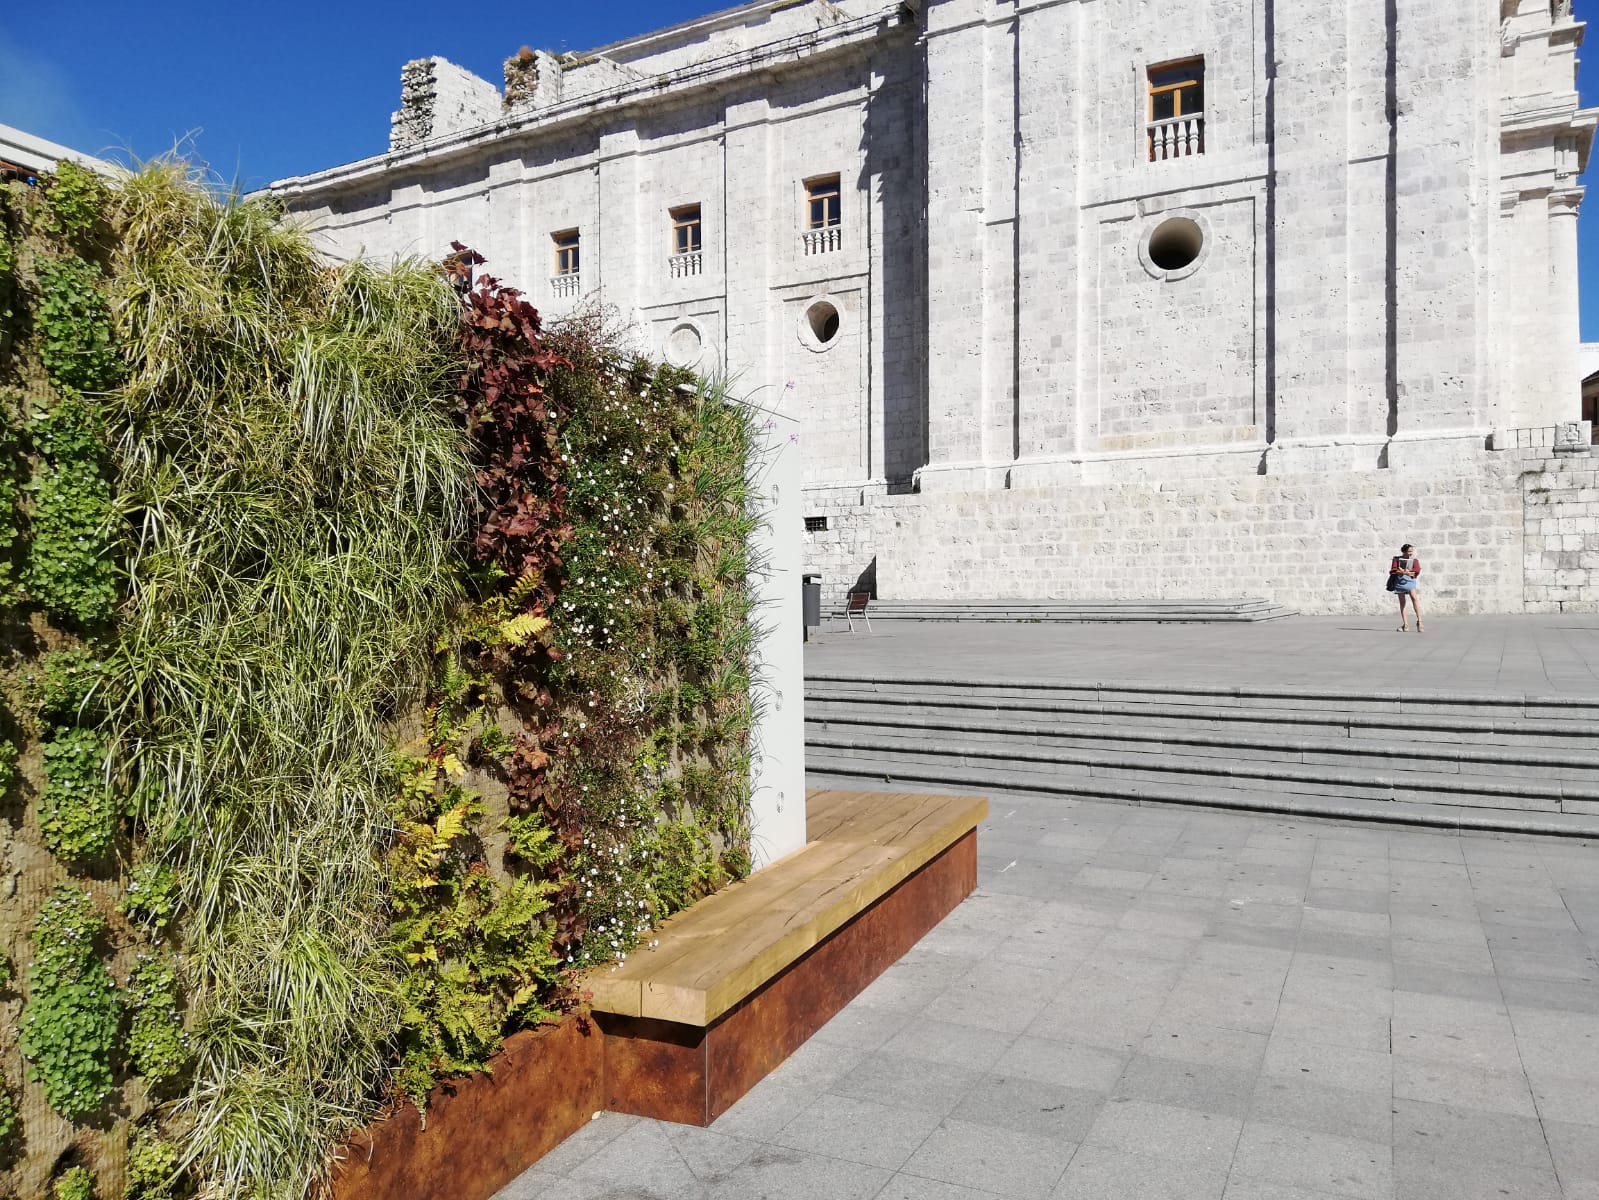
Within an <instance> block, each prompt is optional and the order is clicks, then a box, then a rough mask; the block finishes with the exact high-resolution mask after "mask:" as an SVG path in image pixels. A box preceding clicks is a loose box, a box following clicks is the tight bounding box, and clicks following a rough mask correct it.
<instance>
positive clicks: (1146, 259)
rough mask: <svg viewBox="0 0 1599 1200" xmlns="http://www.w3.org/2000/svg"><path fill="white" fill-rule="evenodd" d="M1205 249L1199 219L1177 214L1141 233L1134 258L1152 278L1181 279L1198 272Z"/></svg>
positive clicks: (1203, 230)
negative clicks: (1142, 235) (1136, 256)
mask: <svg viewBox="0 0 1599 1200" xmlns="http://www.w3.org/2000/svg"><path fill="white" fill-rule="evenodd" d="M1208 249H1209V238H1207V237H1206V228H1205V225H1204V223H1203V218H1201V217H1200V216H1199V215H1198V214H1197V213H1195V214H1187V213H1181V214H1174V215H1168V216H1167V217H1165V218H1164V219H1163V220H1160V221H1157V222H1156V223H1155V224H1154V225H1152V226H1150V228H1149V229H1147V230H1146V231H1145V233H1144V237H1143V240H1142V241H1141V242H1140V243H1139V246H1138V257H1139V260H1140V261H1141V262H1142V263H1143V264H1144V270H1146V271H1148V272H1149V273H1150V274H1151V275H1152V276H1154V277H1155V278H1156V279H1164V280H1173V279H1184V278H1186V277H1188V276H1189V275H1192V274H1193V273H1194V272H1195V271H1197V270H1199V267H1200V264H1201V263H1203V262H1204V260H1205V252H1206V251H1207V250H1208Z"/></svg>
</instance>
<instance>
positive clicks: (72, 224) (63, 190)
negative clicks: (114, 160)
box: [40, 159, 111, 252]
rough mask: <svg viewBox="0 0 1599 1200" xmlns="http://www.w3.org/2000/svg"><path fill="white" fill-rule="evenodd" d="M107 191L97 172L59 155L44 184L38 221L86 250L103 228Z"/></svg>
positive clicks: (54, 233) (98, 237)
mask: <svg viewBox="0 0 1599 1200" xmlns="http://www.w3.org/2000/svg"><path fill="white" fill-rule="evenodd" d="M110 199H111V196H110V192H109V190H108V189H107V188H106V185H105V183H104V182H103V181H102V180H101V178H100V176H99V175H97V174H96V173H95V172H93V171H91V170H90V169H89V168H88V167H83V166H79V165H78V164H77V163H75V162H73V161H72V160H71V159H62V160H61V161H60V162H59V163H57V164H56V169H55V171H54V172H53V173H52V174H51V175H50V176H49V177H48V178H47V180H46V182H45V185H44V200H45V203H44V212H43V214H42V217H41V220H40V225H41V226H42V228H43V229H44V231H45V232H46V233H47V234H50V235H51V236H52V237H55V238H59V239H60V240H61V241H63V242H66V243H67V244H68V245H70V246H72V247H74V248H75V249H77V250H79V251H80V252H84V251H89V250H91V249H93V248H94V246H95V244H96V243H97V242H98V241H99V240H100V239H101V237H102V236H104V234H105V232H106V219H105V215H106V211H107V209H108V208H109V207H110Z"/></svg>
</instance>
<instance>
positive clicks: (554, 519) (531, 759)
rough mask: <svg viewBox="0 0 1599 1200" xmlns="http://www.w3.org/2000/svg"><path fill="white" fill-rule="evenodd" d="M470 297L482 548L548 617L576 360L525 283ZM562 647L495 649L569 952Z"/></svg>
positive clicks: (464, 262) (518, 768) (575, 828)
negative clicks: (558, 757)
mask: <svg viewBox="0 0 1599 1200" xmlns="http://www.w3.org/2000/svg"><path fill="white" fill-rule="evenodd" d="M452 246H453V248H454V251H455V253H454V254H453V255H451V257H450V258H449V259H447V260H446V261H445V264H444V270H445V271H446V272H447V273H449V274H450V275H452V276H454V277H455V278H456V279H458V280H460V281H461V284H462V285H465V284H466V283H467V281H469V280H470V272H471V269H472V267H473V266H475V265H476V264H478V263H481V262H483V261H484V260H483V259H482V258H481V257H480V256H479V255H477V254H476V253H474V252H473V251H471V250H468V249H467V248H466V247H464V246H462V245H461V244H460V243H459V242H455V243H452ZM462 303H463V309H464V311H463V312H462V319H461V334H460V344H461V350H462V354H463V356H464V358H465V359H466V364H467V365H466V368H465V370H464V371H463V372H462V374H461V377H460V379H459V381H458V383H457V388H456V391H457V396H458V406H459V409H460V413H461V418H462V420H463V422H464V423H465V426H466V430H467V433H468V435H469V436H470V438H471V441H472V447H473V451H474V457H475V460H476V462H477V467H478V471H477V482H478V487H479V501H478V512H477V515H476V520H475V521H474V527H473V529H472V532H471V549H472V555H473V557H474V558H475V559H476V560H477V561H478V562H479V563H480V564H481V565H483V566H488V567H495V568H498V570H499V572H500V573H501V574H500V585H499V590H500V591H502V592H504V593H510V594H513V595H515V597H516V600H517V605H516V606H517V608H519V609H520V610H522V611H523V612H528V613H532V614H534V615H536V616H543V615H545V614H546V613H547V612H548V610H549V608H550V606H551V605H552V604H553V603H554V601H555V593H556V589H557V587H558V586H559V581H560V577H561V573H560V567H561V547H562V545H563V544H564V543H565V542H566V540H567V539H568V538H569V537H570V536H571V533H572V529H571V525H570V524H569V522H568V521H567V520H566V515H565V504H566V487H565V485H564V484H563V483H562V475H563V467H564V465H565V464H563V463H562V461H561V448H560V422H561V419H562V418H563V417H564V416H565V415H566V414H565V413H564V412H563V411H561V408H560V405H559V404H558V403H557V402H556V400H555V397H554V396H553V395H552V394H551V393H550V391H549V389H548V381H549V376H550V372H551V371H553V370H555V369H556V368H557V367H560V366H562V365H565V363H566V360H565V359H564V358H562V357H561V355H559V354H557V353H556V352H555V351H553V350H551V349H549V348H548V347H547V346H546V345H545V344H544V340H543V337H542V336H541V325H540V321H539V314H538V311H537V310H536V309H534V307H533V306H532V305H531V304H529V303H528V302H527V301H526V300H525V299H523V297H522V293H521V292H519V291H517V290H516V289H515V288H510V287H502V286H501V285H500V283H499V281H498V280H496V279H495V278H494V277H493V276H489V275H485V276H482V277H481V278H479V279H478V280H477V283H476V286H475V287H470V288H466V289H465V291H464V294H463V297H462ZM551 653H552V651H551V650H550V649H549V648H548V647H545V646H542V645H540V644H539V643H537V642H532V641H529V642H525V643H520V644H517V645H506V646H499V647H496V648H495V651H494V654H493V658H494V662H495V667H496V669H497V672H498V674H499V675H500V678H501V681H502V683H503V684H504V685H505V688H506V699H507V700H509V701H510V702H511V703H512V704H514V705H516V706H517V707H518V708H519V709H520V711H521V712H522V715H523V719H524V721H525V722H527V728H526V731H525V732H523V733H519V734H517V736H516V737H515V739H514V740H513V743H512V746H511V749H510V751H509V753H507V754H506V756H505V757H504V759H503V760H502V761H501V764H500V766H501V769H502V770H503V772H504V775H505V780H506V783H507V785H508V790H509V795H508V797H507V799H508V801H509V804H510V808H511V811H512V812H513V813H526V812H531V811H533V810H534V809H535V808H538V809H540V810H542V812H543V814H544V816H545V818H546V819H547V821H548V822H549V825H550V827H551V828H552V829H553V831H554V832H555V835H556V837H557V838H558V839H559V840H560V842H561V844H562V846H563V848H564V849H565V851H566V853H565V854H563V855H562V856H561V858H560V859H558V860H557V862H558V864H562V865H560V866H558V867H557V869H556V873H555V878H554V879H553V880H552V882H554V883H555V884H556V885H557V891H556V892H555V893H554V894H553V895H552V896H551V902H552V916H553V918H554V920H555V923H556V937H555V949H556V951H557V952H558V953H563V954H564V953H565V952H566V949H567V947H569V946H571V945H572V944H574V943H575V942H577V941H579V940H580V939H581V938H582V936H583V933H584V926H585V921H584V918H583V917H582V916H581V914H580V911H579V909H580V906H579V904H578V899H579V895H580V891H579V886H578V881H577V879H576V878H575V876H573V875H571V874H570V873H569V870H568V869H566V868H565V866H564V864H568V863H571V862H573V861H575V859H576V851H577V849H578V847H579V846H580V845H581V843H582V840H583V825H582V820H583V814H582V813H581V811H579V810H578V808H577V807H576V806H569V805H562V804H559V803H553V804H552V803H551V800H552V797H551V795H550V794H549V791H548V789H547V788H546V786H545V783H546V779H547V777H548V774H549V767H550V753H548V752H546V750H545V749H544V747H546V746H548V747H560V745H561V739H560V738H559V736H558V733H559V731H558V728H557V726H556V725H555V723H554V722H553V721H551V720H548V719H543V718H541V717H540V716H539V715H538V714H541V713H547V712H548V709H549V706H550V704H551V698H550V695H549V693H548V692H547V691H546V690H545V689H544V688H543V687H542V685H541V684H540V683H539V679H540V676H541V672H540V670H539V667H540V664H541V659H543V658H547V657H548V656H549V655H550V654H551ZM529 702H531V703H529ZM556 752H557V753H559V750H557V751H556Z"/></svg>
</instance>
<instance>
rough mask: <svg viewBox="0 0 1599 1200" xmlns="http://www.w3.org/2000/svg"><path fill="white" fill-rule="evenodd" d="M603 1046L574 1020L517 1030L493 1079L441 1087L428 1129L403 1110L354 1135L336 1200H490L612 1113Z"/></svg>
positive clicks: (338, 1174) (339, 1172)
mask: <svg viewBox="0 0 1599 1200" xmlns="http://www.w3.org/2000/svg"><path fill="white" fill-rule="evenodd" d="M602 1040H603V1039H602V1037H601V1034H600V1032H599V1030H598V1029H596V1028H594V1026H593V1024H592V1023H590V1022H585V1021H580V1020H578V1019H577V1018H576V1017H568V1018H567V1019H566V1020H564V1021H562V1022H561V1023H560V1024H559V1025H556V1026H553V1027H551V1028H547V1029H537V1030H532V1031H529V1032H526V1033H517V1034H513V1035H512V1036H511V1037H509V1038H507V1039H506V1041H505V1047H504V1048H503V1049H502V1050H501V1051H500V1053H498V1054H496V1055H495V1056H494V1062H493V1073H492V1074H485V1075H471V1076H467V1077H466V1078H463V1079H451V1080H446V1081H445V1082H444V1083H441V1084H439V1086H438V1087H437V1088H435V1089H434V1091H433V1093H432V1095H431V1096H430V1098H429V1104H428V1114H427V1120H426V1124H425V1126H424V1123H423V1118H422V1115H421V1114H420V1113H418V1112H417V1110H416V1109H414V1108H412V1107H410V1106H406V1107H404V1108H402V1109H400V1110H399V1111H398V1112H396V1113H395V1114H394V1115H393V1116H391V1117H389V1118H388V1119H387V1120H385V1121H379V1122H377V1123H376V1124H375V1125H372V1126H370V1127H368V1128H367V1129H365V1130H363V1131H362V1132H361V1133H360V1134H358V1135H357V1136H355V1137H354V1138H352V1139H351V1140H350V1143H349V1145H348V1146H346V1147H345V1151H344V1161H343V1162H342V1163H340V1164H339V1165H338V1167H337V1168H335V1170H334V1175H333V1179H334V1183H333V1196H334V1197H335V1200H400V1198H401V1197H403V1198H404V1200H488V1198H489V1197H490V1196H492V1195H494V1193H495V1192H497V1191H499V1190H500V1189H501V1188H502V1187H504V1186H505V1185H506V1184H508V1183H510V1182H511V1180H513V1179H515V1178H516V1177H517V1176H518V1175H520V1174H521V1173H522V1172H523V1171H525V1170H527V1168H528V1167H529V1165H531V1164H532V1163H535V1162H537V1161H538V1160H539V1159H541V1158H543V1157H544V1156H545V1155H546V1154H548V1153H549V1152H550V1151H551V1150H553V1149H555V1147H556V1146H558V1145H560V1144H561V1142H563V1141H565V1140H566V1138H567V1137H569V1136H570V1135H571V1134H572V1133H574V1132H575V1131H576V1130H578V1129H581V1128H582V1127H583V1126H584V1125H587V1124H588V1123H589V1121H590V1120H591V1119H592V1118H593V1116H594V1114H595V1113H596V1112H598V1111H599V1110H600V1109H602V1108H604V1107H605V1097H604V1082H605V1074H604V1066H605V1056H604V1051H603V1050H602V1048H601V1043H602Z"/></svg>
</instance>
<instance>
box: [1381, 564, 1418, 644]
mask: <svg viewBox="0 0 1599 1200" xmlns="http://www.w3.org/2000/svg"><path fill="white" fill-rule="evenodd" d="M1413 550H1414V547H1412V546H1411V544H1410V543H1409V542H1406V543H1405V544H1404V545H1403V546H1401V547H1399V553H1398V554H1397V555H1396V556H1395V557H1394V560H1393V562H1391V563H1390V564H1389V565H1388V590H1389V591H1390V592H1393V593H1394V594H1395V595H1396V596H1398V597H1399V632H1400V633H1408V632H1409V628H1408V627H1407V625H1406V624H1405V597H1406V596H1409V597H1410V607H1411V608H1412V609H1413V610H1414V611H1415V614H1416V632H1417V633H1420V632H1421V597H1420V596H1419V595H1418V594H1417V589H1418V588H1419V587H1420V584H1419V582H1418V581H1419V580H1420V578H1421V559H1419V558H1417V557H1416V556H1415V554H1414V553H1413Z"/></svg>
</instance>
